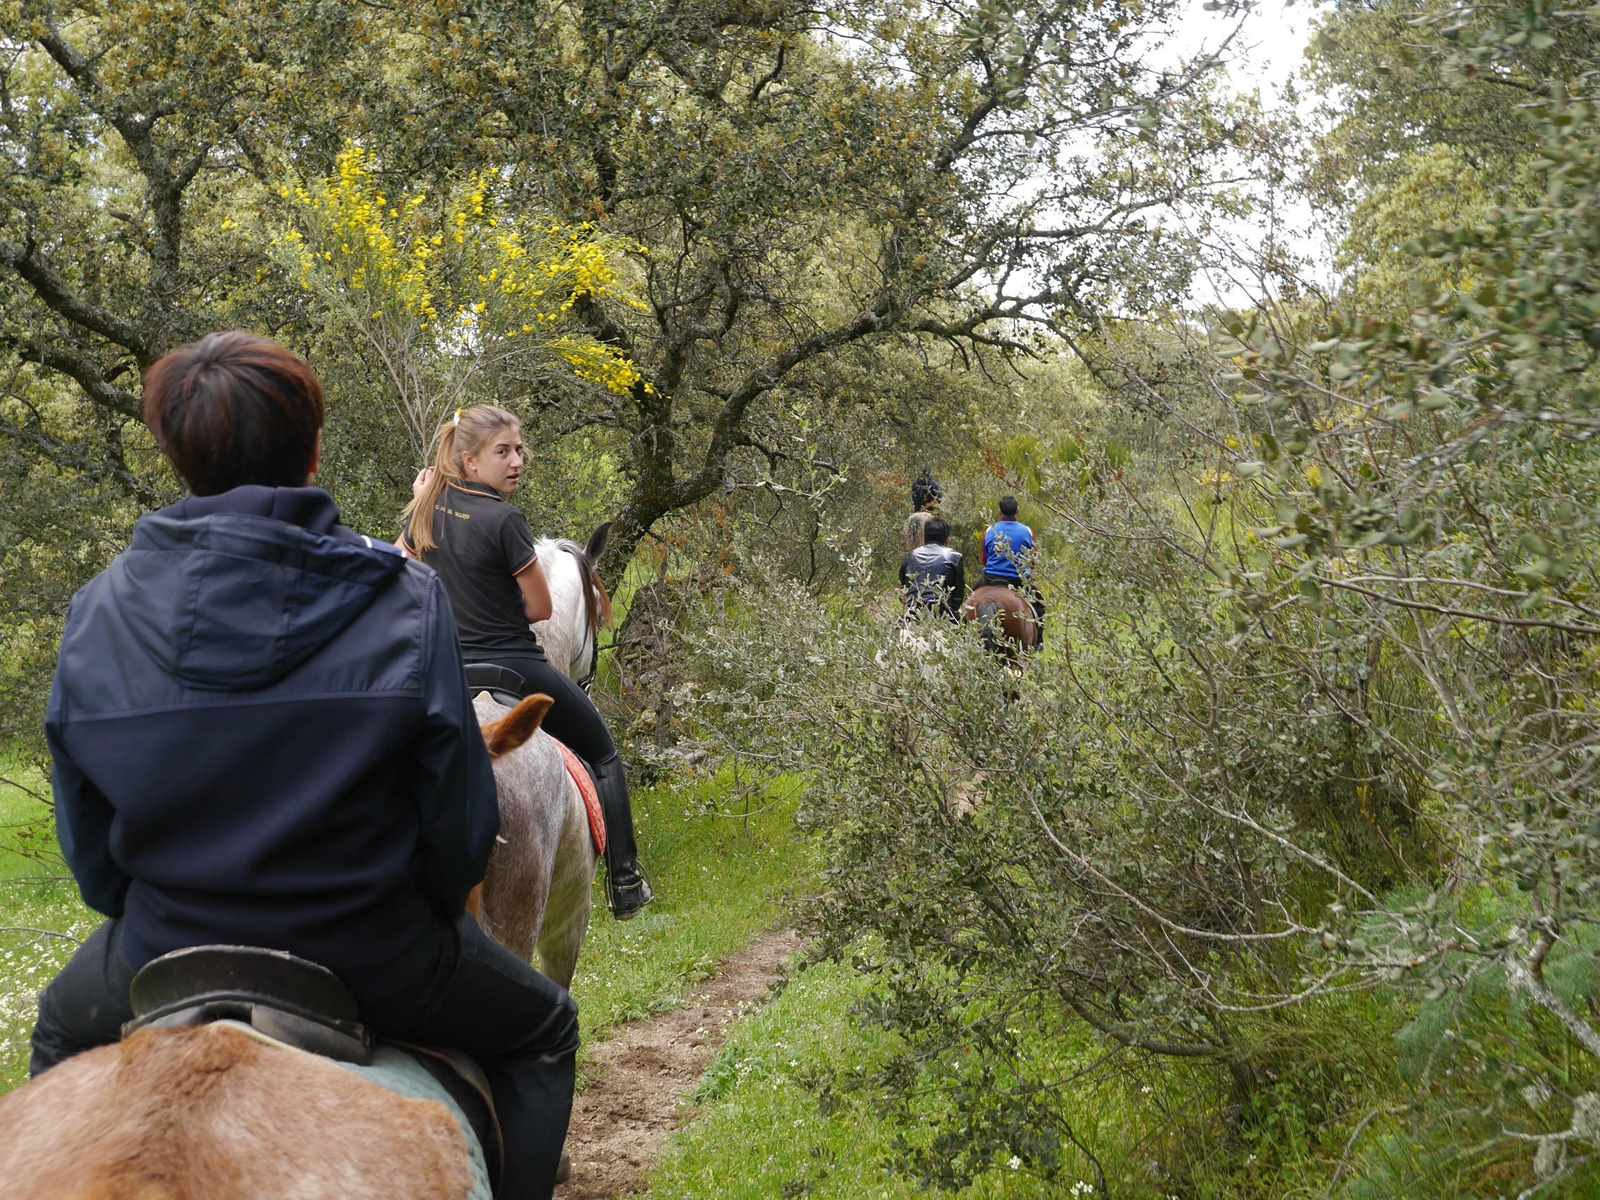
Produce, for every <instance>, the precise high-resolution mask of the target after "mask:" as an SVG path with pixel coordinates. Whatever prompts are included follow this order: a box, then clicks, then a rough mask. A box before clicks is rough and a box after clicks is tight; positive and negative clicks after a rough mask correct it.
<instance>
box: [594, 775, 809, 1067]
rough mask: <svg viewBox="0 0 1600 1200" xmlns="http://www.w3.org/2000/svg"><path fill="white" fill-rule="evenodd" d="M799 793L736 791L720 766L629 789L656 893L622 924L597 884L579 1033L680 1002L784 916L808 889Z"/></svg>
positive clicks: (786, 786) (597, 1031) (597, 1032)
mask: <svg viewBox="0 0 1600 1200" xmlns="http://www.w3.org/2000/svg"><path fill="white" fill-rule="evenodd" d="M799 790H800V788H799V784H798V782H797V781H795V780H786V779H780V780H777V781H774V782H771V783H768V784H766V785H764V786H761V787H759V788H755V789H752V790H749V791H742V790H741V789H740V788H739V787H738V786H736V784H735V782H734V778H733V776H732V774H731V773H730V772H723V773H722V774H720V775H718V776H716V777H715V778H706V779H702V780H699V781H694V782H691V783H688V784H683V785H679V786H677V787H671V786H663V787H657V788H649V789H641V790H640V791H638V792H636V793H635V794H634V798H633V799H634V823H635V825H636V827H637V829H638V832H639V843H640V861H641V862H642V863H643V865H644V869H645V872H646V873H647V874H648V875H649V877H650V882H651V886H652V887H654V888H655V891H656V902H655V903H654V904H652V905H651V906H650V907H649V908H647V909H645V910H644V912H643V913H641V914H640V915H639V916H637V917H635V918H634V919H633V920H631V921H627V922H618V921H615V920H613V919H612V917H611V914H610V913H609V912H608V911H607V910H606V907H605V895H604V889H603V887H602V885H601V884H600V883H599V882H596V885H595V916H594V920H593V923H592V924H591V925H590V928H589V938H588V940H587V941H586V942H585V943H584V946H583V953H582V955H581V956H580V957H579V959H578V973H577V976H576V978H575V979H574V980H573V982H572V992H573V995H574V996H576V997H577V998H578V1009H579V1016H580V1020H581V1023H582V1029H583V1038H584V1040H585V1041H586V1042H589V1041H596V1040H600V1039H602V1038H603V1037H604V1034H605V1031H606V1030H607V1029H609V1028H610V1027H611V1026H613V1025H615V1024H617V1023H618V1022H620V1021H629V1020H634V1019H636V1018H639V1017H644V1016H648V1015H650V1014H652V1013H657V1012H662V1011H665V1010H667V1009H670V1008H673V1007H676V1006H677V1005H678V1004H680V1003H681V1002H682V1001H683V999H684V997H685V996H686V994H687V993H688V992H689V990H690V989H692V988H693V986H694V985H695V984H696V983H697V982H699V981H700V980H703V979H706V978H709V977H710V976H711V975H713V974H715V973H716V970H717V966H718V964H719V963H720V962H721V961H722V960H723V959H724V958H727V957H728V956H729V955H731V954H733V953H735V952H737V951H739V950H741V949H743V948H744V947H745V946H746V945H748V944H749V943H750V942H751V941H752V940H754V939H755V938H756V937H757V936H758V935H759V934H761V933H763V932H764V931H766V930H768V929H771V928H772V927H773V926H775V925H776V924H778V923H780V922H781V921H782V920H783V918H784V913H785V908H786V906H787V904H788V902H789V900H790V898H791V897H792V896H793V895H794V894H795V892H796V890H797V889H804V888H807V887H809V886H812V884H813V881H814V879H815V872H814V869H813V864H812V860H811V853H810V850H809V848H808V847H807V846H806V845H805V843H804V842H802V840H801V839H800V836H799V835H798V834H797V833H796V832H795V829H794V810H795V805H796V803H797V802H798V797H799ZM747 803H748V808H749V812H748V815H747V814H746V804H747ZM580 1062H581V1058H580Z"/></svg>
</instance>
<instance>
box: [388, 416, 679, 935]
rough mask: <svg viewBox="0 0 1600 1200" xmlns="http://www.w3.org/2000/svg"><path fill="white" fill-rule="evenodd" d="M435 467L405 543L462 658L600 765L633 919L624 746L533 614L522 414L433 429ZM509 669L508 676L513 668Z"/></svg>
mask: <svg viewBox="0 0 1600 1200" xmlns="http://www.w3.org/2000/svg"><path fill="white" fill-rule="evenodd" d="M434 445H435V451H434V461H433V465H432V466H430V467H424V468H423V469H422V471H420V472H419V473H418V474H417V478H416V480H415V482H414V483H413V484H412V489H411V491H412V501H411V504H410V505H409V506H407V508H406V518H407V521H406V530H405V533H404V534H403V535H402V537H401V540H400V545H401V548H402V549H403V550H404V551H405V552H406V553H407V554H409V555H411V556H412V557H414V558H419V559H421V560H422V561H423V562H425V563H427V564H428V566H430V567H432V568H433V569H434V570H435V571H437V572H438V573H439V578H440V579H442V580H443V581H444V586H445V590H446V591H447V592H448V593H449V595H450V602H451V604H452V605H453V606H454V608H455V611H456V618H457V623H458V625H459V627H460V634H461V653H462V657H463V658H464V659H465V660H466V661H467V662H468V663H469V664H472V663H483V664H492V665H494V666H497V667H500V668H501V669H502V678H503V679H504V680H505V684H504V685H503V686H507V687H508V688H509V690H512V691H515V692H517V693H518V694H519V695H524V696H528V695H532V694H533V693H535V692H544V693H545V694H547V695H549V696H550V697H552V698H553V699H554V700H555V707H553V708H552V709H551V710H550V712H549V714H548V715H547V716H546V717H545V720H544V728H545V730H546V731H548V732H549V733H550V734H551V735H552V736H554V737H556V738H558V739H560V740H561V741H562V742H564V743H565V744H566V745H567V746H568V747H569V748H570V749H571V750H572V751H573V752H574V753H575V754H577V755H578V757H579V758H581V759H583V760H584V762H585V763H586V764H587V765H588V767H589V770H590V771H591V772H592V773H593V775H594V779H595V785H596V788H597V790H598V791H599V793H600V805H601V808H602V809H603V810H604V812H605V822H606V895H607V898H608V899H609V901H610V905H611V911H612V913H613V915H615V916H616V918H617V919H618V920H619V921H625V920H627V919H628V918H629V917H631V916H633V915H634V914H635V913H637V912H638V911H639V910H640V909H641V908H643V907H644V906H645V905H646V904H649V903H650V901H651V900H652V899H653V898H654V894H653V893H652V891H651V889H650V885H649V883H648V882H646V880H645V877H644V875H643V873H642V872H641V871H640V869H639V859H638V850H637V848H636V842H635V839H634V832H633V811H632V808H631V806H630V804H629V801H628V784H627V779H626V776H625V775H624V773H623V769H622V756H621V755H620V754H619V753H618V752H617V746H616V743H615V742H614V741H613V740H612V738H611V733H610V731H609V730H608V729H607V728H606V723H605V719H604V718H603V717H602V716H601V715H600V710H599V709H597V708H596V707H595V706H594V701H592V700H590V699H589V697H588V695H587V694H586V693H585V692H584V691H583V689H582V688H580V687H578V685H577V684H575V683H573V682H572V680H570V679H568V678H567V677H566V675H564V674H562V673H561V672H560V671H558V670H557V669H556V668H555V667H553V666H552V665H551V664H550V662H549V660H548V659H546V658H545V654H544V650H543V649H542V648H541V647H540V645H539V639H538V638H537V637H536V636H535V635H534V632H533V630H531V629H530V628H528V626H529V623H530V622H533V621H543V620H545V619H546V618H548V617H549V616H550V589H549V586H548V584H547V583H546V581H545V577H544V570H543V568H541V567H540V565H539V558H538V554H537V553H536V551H535V549H534V541H533V534H532V532H531V531H530V530H529V528H528V522H527V520H526V518H524V517H523V515H522V513H521V511H520V510H519V509H518V508H517V507H516V506H515V505H513V504H511V503H509V499H510V497H511V494H512V493H513V492H515V491H516V489H517V484H518V482H519V481H520V480H521V477H522V462H523V450H522V423H521V422H520V421H519V420H518V419H517V416H516V414H515V413H512V412H508V411H507V410H506V409H503V408H496V407H494V406H492V405H487V404H478V405H474V406H473V407H471V408H466V409H459V410H457V412H456V415H455V417H454V418H453V419H451V420H448V421H446V422H445V423H444V424H443V425H442V426H441V427H440V428H439V431H438V433H437V435H436V437H435V443H434ZM505 673H509V675H507V674H505Z"/></svg>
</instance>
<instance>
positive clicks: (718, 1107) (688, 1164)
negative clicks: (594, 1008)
mask: <svg viewBox="0 0 1600 1200" xmlns="http://www.w3.org/2000/svg"><path fill="white" fill-rule="evenodd" d="M866 986H867V985H866V983H865V981H864V979H863V977H862V976H860V975H859V974H857V973H856V972H855V971H854V970H852V969H851V968H849V967H847V966H841V965H838V964H833V963H829V964H822V965H818V966H814V967H811V968H809V969H807V970H804V971H802V972H800V973H798V974H797V975H796V976H795V977H794V978H793V979H792V980H791V981H790V982H789V984H788V986H787V987H786V988H784V990H783V992H782V993H781V994H780V995H779V996H778V997H777V998H776V999H775V1000H774V1001H773V1002H772V1003H771V1004H769V1005H768V1006H767V1007H766V1008H764V1009H763V1010H762V1011H761V1012H759V1013H758V1014H756V1015H755V1016H754V1017H752V1018H751V1019H750V1020H748V1021H745V1022H743V1023H742V1024H740V1025H739V1026H737V1027H736V1028H735V1029H734V1032H733V1036H732V1037H731V1038H730V1040H729V1042H728V1045H727V1046H726V1047H725V1048H724V1050H723V1053H722V1055H721V1057H720V1058H719V1059H718V1060H717V1062H716V1064H715V1065H714V1066H713V1067H712V1069H711V1070H710V1071H709V1072H708V1073H707V1075H706V1078H705V1081H704V1082H703V1083H702V1084H701V1087H700V1089H699V1091H698V1093H697V1094H696V1100H697V1101H698V1103H699V1104H700V1106H701V1107H700V1112H699V1115H698V1116H697V1118H696V1119H695V1121H694V1122H693V1123H692V1124H691V1125H690V1126H689V1127H688V1128H687V1129H685V1130H684V1131H683V1132H682V1133H681V1134H679V1135H678V1137H677V1138H676V1139H675V1141H674V1142H673V1146H672V1150H671V1151H670V1153H669V1155H668V1158H667V1159H666V1161H665V1162H663V1163H662V1165H661V1166H660V1167H659V1168H658V1170H657V1171H656V1173H655V1175H654V1177H653V1179H652V1180H651V1187H650V1190H649V1192H648V1193H647V1195H648V1196H649V1197H650V1200H687V1198H689V1197H706V1196H717V1197H722V1198H727V1200H734V1198H738V1197H750V1200H757V1198H760V1200H767V1198H769V1197H774V1196H791V1197H792V1196H806V1197H808V1198H810V1200H828V1198H831V1197H838V1198H839V1200H845V1198H847V1197H848V1198H851V1200H854V1198H856V1197H883V1198H886V1200H888V1198H895V1200H898V1198H904V1200H910V1198H911V1197H915V1196H921V1195H925V1194H926V1192H925V1191H924V1190H923V1189H922V1188H921V1187H919V1186H918V1185H917V1184H916V1183H915V1181H912V1180H909V1179H906V1178H904V1177H901V1176H897V1175H895V1174H893V1173H892V1172H891V1171H890V1170H889V1169H888V1167H887V1166H886V1162H887V1161H888V1157H889V1154H890V1152H891V1150H892V1148H893V1144H894V1138H895V1135H896V1133H897V1130H896V1129H895V1128H894V1127H893V1126H891V1125H889V1124H888V1123H887V1122H886V1121H885V1120H884V1119H883V1116H882V1114H881V1113H880V1112H879V1111H877V1109H876V1108H875V1106H874V1105H873V1103H872V1102H871V1101H870V1100H869V1099H867V1098H866V1097H865V1096H864V1095H862V1094H859V1093H854V1092H850V1091H845V1090H840V1089H836V1088H833V1087H830V1086H827V1085H826V1084H824V1085H823V1086H817V1082H816V1081H818V1080H831V1079H833V1078H835V1077H837V1074H838V1073H849V1072H852V1071H855V1070H863V1071H870V1070H872V1069H873V1067H875V1066H876V1065H878V1064H880V1063H881V1062H882V1061H883V1060H884V1059H885V1058H886V1057H887V1056H888V1055H889V1054H891V1053H892V1052H893V1049H894V1046H895V1042H894V1038H893V1036H892V1035H890V1034H888V1033H883V1032H879V1031H869V1030H864V1029H862V1028H860V1027H859V1026H857V1025H856V1024H855V1023H854V1022H853V1021H852V1018H851V1015H850V1010H851V1007H852V1005H853V1004H854V1003H855V1002H856V1001H857V1000H858V999H859V998H860V996H861V995H862V993H863V992H864V990H865V988H866ZM1072 1188H1073V1181H1067V1182H1066V1183H1065V1185H1063V1183H1062V1182H1060V1181H1053V1182H1052V1181H1046V1180H1041V1179H1037V1178H1034V1177H1032V1176H1031V1175H1029V1174H1028V1173H1027V1172H1026V1170H1025V1169H1023V1168H1022V1167H1021V1166H1020V1164H1019V1165H1018V1167H1017V1168H1016V1169H1012V1168H1011V1167H1010V1166H1008V1165H1007V1166H1001V1167H1000V1168H998V1169H997V1170H994V1171H991V1172H990V1173H989V1174H987V1175H985V1176H983V1177H981V1178H980V1179H978V1180H977V1181H976V1182H975V1183H974V1184H973V1185H972V1186H971V1187H969V1188H967V1189H966V1190H965V1191H963V1192H961V1193H959V1195H961V1196H963V1197H969V1198H971V1200H990V1198H994V1197H1008V1198H1016V1200H1027V1198H1032V1197H1042V1196H1063V1195H1065V1196H1069V1197H1070V1196H1078V1195H1086V1194H1087V1193H1085V1192H1083V1191H1082V1190H1081V1189H1080V1190H1079V1191H1077V1192H1074V1191H1073V1190H1072Z"/></svg>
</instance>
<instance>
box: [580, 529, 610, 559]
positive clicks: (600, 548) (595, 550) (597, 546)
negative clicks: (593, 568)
mask: <svg viewBox="0 0 1600 1200" xmlns="http://www.w3.org/2000/svg"><path fill="white" fill-rule="evenodd" d="M610 536H611V522H610V521H607V522H606V523H605V524H604V525H602V526H600V528H599V529H596V530H595V531H594V532H593V533H591V534H590V535H589V544H588V545H587V546H585V547H584V548H583V552H584V553H585V554H587V555H588V556H589V561H590V562H592V563H598V562H599V561H600V556H601V555H602V554H604V553H605V552H606V539H607V538H609V537H610Z"/></svg>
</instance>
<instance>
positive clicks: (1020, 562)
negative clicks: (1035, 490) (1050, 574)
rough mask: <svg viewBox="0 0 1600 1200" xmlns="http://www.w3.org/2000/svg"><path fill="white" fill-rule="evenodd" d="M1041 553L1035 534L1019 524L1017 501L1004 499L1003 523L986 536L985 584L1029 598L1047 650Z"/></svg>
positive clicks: (992, 528) (1001, 518) (985, 532)
mask: <svg viewBox="0 0 1600 1200" xmlns="http://www.w3.org/2000/svg"><path fill="white" fill-rule="evenodd" d="M1037 560H1038V549H1037V547H1036V546H1035V545H1034V540H1033V530H1031V529H1029V528H1028V527H1027V526H1026V525H1024V524H1023V523H1022V522H1021V521H1019V520H1017V498H1016V497H1015V496H1002V497H1000V519H999V520H998V521H996V522H995V523H994V524H993V525H991V526H989V528H988V529H987V530H985V531H984V534H983V583H984V584H985V585H990V584H994V585H998V586H1000V587H1008V588H1013V589H1015V590H1016V591H1018V592H1021V593H1022V594H1023V595H1024V596H1025V597H1027V600H1028V603H1029V604H1030V605H1031V606H1032V607H1033V616H1034V620H1035V622H1036V623H1037V625H1038V627H1039V640H1038V648H1040V649H1042V648H1043V647H1044V600H1043V599H1041V598H1040V595H1039V588H1038V583H1037V580H1035V578H1034V568H1035V566H1036V565H1037Z"/></svg>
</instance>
